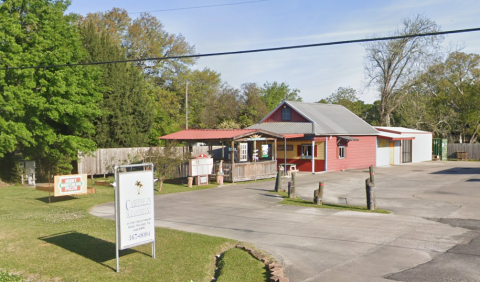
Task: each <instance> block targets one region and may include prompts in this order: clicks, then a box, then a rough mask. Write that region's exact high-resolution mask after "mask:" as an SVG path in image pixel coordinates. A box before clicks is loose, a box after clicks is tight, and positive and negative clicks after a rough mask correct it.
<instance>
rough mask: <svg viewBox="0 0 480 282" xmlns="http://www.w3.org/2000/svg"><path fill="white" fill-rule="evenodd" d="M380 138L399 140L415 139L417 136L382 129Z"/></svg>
mask: <svg viewBox="0 0 480 282" xmlns="http://www.w3.org/2000/svg"><path fill="white" fill-rule="evenodd" d="M378 138H381V139H387V140H391V141H398V140H413V139H415V136H411V135H404V134H396V133H391V132H383V131H380V134H379V135H378Z"/></svg>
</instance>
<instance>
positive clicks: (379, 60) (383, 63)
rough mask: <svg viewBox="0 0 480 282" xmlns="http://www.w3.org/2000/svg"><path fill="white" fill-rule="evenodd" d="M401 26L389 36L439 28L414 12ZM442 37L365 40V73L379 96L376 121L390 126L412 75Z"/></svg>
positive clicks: (406, 91)
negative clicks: (377, 118) (378, 119)
mask: <svg viewBox="0 0 480 282" xmlns="http://www.w3.org/2000/svg"><path fill="white" fill-rule="evenodd" d="M402 24H403V26H402V27H401V28H400V29H398V30H397V31H395V32H394V33H393V34H392V35H393V36H401V35H414V34H421V33H430V32H436V31H439V27H438V26H437V24H436V23H435V22H434V21H432V20H430V19H428V18H426V17H425V16H421V15H417V16H415V17H413V18H407V19H404V20H403V21H402ZM442 39H443V37H441V36H428V37H410V38H403V39H397V40H389V41H375V42H370V43H366V44H365V45H364V46H365V51H366V53H367V55H366V64H365V75H366V79H367V81H368V85H369V86H374V87H375V88H376V90H377V91H378V92H379V97H380V123H381V124H382V125H386V126H390V118H391V115H392V113H393V112H394V111H395V109H396V108H397V107H399V106H400V104H401V103H402V101H403V98H404V97H405V96H406V95H408V94H409V91H408V90H409V86H410V85H411V84H412V83H413V81H414V80H413V78H414V77H415V76H416V75H417V74H418V73H419V72H421V71H422V67H423V66H425V65H427V64H429V63H430V59H429V58H430V56H431V55H432V54H434V53H435V52H436V51H437V49H438V48H439V44H440V43H441V40H442Z"/></svg>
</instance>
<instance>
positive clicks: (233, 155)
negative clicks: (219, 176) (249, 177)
mask: <svg viewBox="0 0 480 282" xmlns="http://www.w3.org/2000/svg"><path fill="white" fill-rule="evenodd" d="M234 146H235V141H232V146H231V148H232V154H231V157H232V168H231V169H230V174H231V175H232V183H235V181H233V176H234V175H233V165H234V164H235V147H234Z"/></svg>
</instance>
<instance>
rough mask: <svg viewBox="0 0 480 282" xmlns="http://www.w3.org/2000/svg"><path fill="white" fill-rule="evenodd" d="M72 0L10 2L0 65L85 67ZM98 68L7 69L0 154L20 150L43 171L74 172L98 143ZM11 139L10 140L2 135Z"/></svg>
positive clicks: (2, 12)
mask: <svg viewBox="0 0 480 282" xmlns="http://www.w3.org/2000/svg"><path fill="white" fill-rule="evenodd" d="M67 5H68V1H61V0H59V1H44V0H3V1H2V2H1V4H0V38H1V41H2V43H1V44H0V68H6V67H21V66H42V65H56V64H68V63H78V62H81V61H84V59H85V58H86V55H87V54H86V52H85V50H84V49H83V47H82V40H81V36H80V34H79V33H78V30H77V29H76V26H75V25H73V24H72V21H73V20H75V18H74V17H73V16H66V15H64V12H65V10H66V9H67ZM98 78H99V71H98V69H97V68H95V67H80V66H78V67H62V68H36V69H11V70H0V117H1V118H0V130H1V132H0V136H2V141H0V150H2V151H3V152H2V153H5V152H12V151H13V150H18V151H19V152H21V153H22V154H23V156H24V157H26V158H32V159H35V160H37V161H38V162H37V164H38V165H39V168H40V169H41V170H43V171H44V172H45V171H55V172H58V171H60V170H68V169H70V168H71V166H70V162H71V161H72V160H75V159H76V158H77V153H78V151H84V152H88V151H91V150H93V149H94V148H95V142H94V141H93V140H91V139H90V138H88V137H89V136H91V135H93V133H94V129H95V127H94V124H93V120H94V119H95V118H96V117H97V116H98V115H99V114H100V111H99V109H98V106H97V103H98V102H99V101H100V100H101V94H100V93H99V91H98V90H99V89H98V86H97V80H98ZM4 136H5V139H4V138H3V137H4Z"/></svg>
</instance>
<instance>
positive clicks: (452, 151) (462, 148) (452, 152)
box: [447, 143, 480, 160]
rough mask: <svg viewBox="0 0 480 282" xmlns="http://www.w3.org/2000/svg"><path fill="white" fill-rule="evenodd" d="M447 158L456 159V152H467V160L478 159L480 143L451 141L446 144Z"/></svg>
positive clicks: (479, 157)
mask: <svg viewBox="0 0 480 282" xmlns="http://www.w3.org/2000/svg"><path fill="white" fill-rule="evenodd" d="M447 152H448V158H449V159H456V158H457V152H467V159H468V160H480V144H478V143H476V144H468V143H467V144H464V143H462V144H460V143H451V144H448V145H447Z"/></svg>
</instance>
